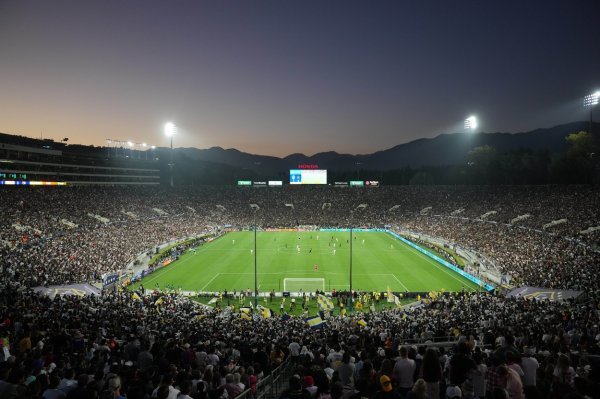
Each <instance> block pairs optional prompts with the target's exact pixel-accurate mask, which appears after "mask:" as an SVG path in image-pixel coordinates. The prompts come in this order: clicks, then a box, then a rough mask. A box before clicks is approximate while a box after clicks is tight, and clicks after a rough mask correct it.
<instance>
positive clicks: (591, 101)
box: [583, 90, 600, 107]
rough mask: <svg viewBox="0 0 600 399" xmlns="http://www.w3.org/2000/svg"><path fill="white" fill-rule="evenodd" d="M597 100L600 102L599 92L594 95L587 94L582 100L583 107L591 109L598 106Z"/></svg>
mask: <svg viewBox="0 0 600 399" xmlns="http://www.w3.org/2000/svg"><path fill="white" fill-rule="evenodd" d="M598 100H600V90H598V91H597V92H595V93H592V94H588V95H587V96H585V97H584V98H583V106H584V107H591V106H594V105H596V104H598Z"/></svg>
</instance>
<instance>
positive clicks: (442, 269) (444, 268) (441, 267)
mask: <svg viewBox="0 0 600 399" xmlns="http://www.w3.org/2000/svg"><path fill="white" fill-rule="evenodd" d="M402 243H403V244H405V245H406V246H407V247H409V248H410V249H412V250H413V251H415V252H416V253H417V254H419V255H421V257H423V258H425V260H426V261H427V262H429V263H431V264H433V265H434V266H435V267H437V268H438V269H440V270H441V271H443V272H444V273H446V274H447V275H449V276H450V277H452V278H453V279H455V280H456V281H458V282H459V283H461V284H462V285H463V286H464V285H466V284H465V282H464V281H462V280H461V279H459V278H458V277H456V276H455V272H453V271H451V270H448V268H447V267H446V266H444V265H442V264H440V263H439V262H438V261H436V260H433V259H431V258H430V257H429V256H427V255H425V254H424V253H422V252H421V251H418V250H416V249H415V248H413V247H411V246H410V245H408V244H406V243H404V242H402ZM467 286H468V285H467ZM469 288H470V287H469Z"/></svg>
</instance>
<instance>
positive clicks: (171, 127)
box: [165, 122, 177, 137]
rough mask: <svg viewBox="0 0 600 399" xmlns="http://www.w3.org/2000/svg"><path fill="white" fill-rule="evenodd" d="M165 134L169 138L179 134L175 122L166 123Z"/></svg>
mask: <svg viewBox="0 0 600 399" xmlns="http://www.w3.org/2000/svg"><path fill="white" fill-rule="evenodd" d="M165 134H166V135H167V136H169V137H172V136H174V135H175V134H177V126H175V124H174V123H173V122H167V123H165Z"/></svg>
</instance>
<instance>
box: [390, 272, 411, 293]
mask: <svg viewBox="0 0 600 399" xmlns="http://www.w3.org/2000/svg"><path fill="white" fill-rule="evenodd" d="M388 276H393V277H394V278H395V279H396V281H397V282H399V283H400V285H401V286H403V287H404V290H405V291H408V287H407V286H405V285H404V284H402V281H400V279H399V278H398V277H396V275H395V274H393V273H389V274H388Z"/></svg>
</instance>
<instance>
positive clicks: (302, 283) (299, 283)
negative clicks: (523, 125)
mask: <svg viewBox="0 0 600 399" xmlns="http://www.w3.org/2000/svg"><path fill="white" fill-rule="evenodd" d="M283 290H284V291H289V292H300V291H304V292H314V291H317V290H318V291H325V279H324V278H284V279H283Z"/></svg>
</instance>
